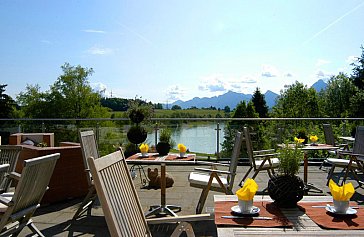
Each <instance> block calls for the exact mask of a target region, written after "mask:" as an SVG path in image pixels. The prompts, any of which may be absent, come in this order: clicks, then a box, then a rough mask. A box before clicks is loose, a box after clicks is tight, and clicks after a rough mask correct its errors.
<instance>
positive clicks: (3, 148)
mask: <svg viewBox="0 0 364 237" xmlns="http://www.w3.org/2000/svg"><path fill="white" fill-rule="evenodd" d="M22 149H23V147H22V146H16V145H0V165H2V164H9V166H8V170H7V171H6V172H5V173H4V175H0V193H3V192H7V191H8V190H9V188H10V185H11V182H12V179H11V177H10V176H13V177H16V176H18V175H16V174H15V166H16V163H17V162H18V158H19V155H20V152H21V151H22Z"/></svg>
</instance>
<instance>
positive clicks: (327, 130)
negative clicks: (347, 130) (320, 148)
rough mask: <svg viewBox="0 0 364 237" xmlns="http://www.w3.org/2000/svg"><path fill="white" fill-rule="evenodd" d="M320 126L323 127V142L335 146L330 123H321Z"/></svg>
mask: <svg viewBox="0 0 364 237" xmlns="http://www.w3.org/2000/svg"><path fill="white" fill-rule="evenodd" d="M322 126H323V128H324V136H325V143H326V144H327V145H332V146H335V144H336V142H335V137H334V132H333V131H332V127H331V124H322Z"/></svg>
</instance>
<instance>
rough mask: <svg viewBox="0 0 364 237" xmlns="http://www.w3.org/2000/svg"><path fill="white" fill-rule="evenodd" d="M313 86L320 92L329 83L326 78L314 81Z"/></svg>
mask: <svg viewBox="0 0 364 237" xmlns="http://www.w3.org/2000/svg"><path fill="white" fill-rule="evenodd" d="M311 87H312V88H314V89H315V90H316V91H317V92H320V91H321V90H325V89H326V87H327V83H326V82H324V80H322V79H320V80H318V81H317V82H315V83H313V85H312V86H311Z"/></svg>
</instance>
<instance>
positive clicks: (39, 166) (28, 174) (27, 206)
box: [0, 153, 60, 230]
mask: <svg viewBox="0 0 364 237" xmlns="http://www.w3.org/2000/svg"><path fill="white" fill-rule="evenodd" d="M59 157H60V154H59V153H55V154H50V155H46V156H41V157H36V158H32V159H28V160H25V161H24V168H23V170H22V173H21V177H20V180H19V182H18V184H17V186H16V188H15V191H14V195H13V197H12V200H11V202H10V203H12V205H9V206H8V208H7V210H6V212H5V213H4V214H3V215H2V217H1V222H0V230H1V229H3V227H4V226H5V225H6V224H7V223H9V222H15V221H20V222H24V221H25V222H27V221H28V220H29V219H30V217H31V216H32V215H33V214H34V211H35V210H36V208H37V207H38V206H39V205H40V201H41V200H42V198H43V195H44V193H45V192H46V190H47V186H48V184H49V181H50V179H51V176H52V174H53V170H54V167H55V166H56V162H57V160H58V159H59ZM24 216H25V218H23V217H24ZM24 219H25V220H24ZM27 219H28V220H27ZM23 224H24V223H23Z"/></svg>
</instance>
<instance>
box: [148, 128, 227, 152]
mask: <svg viewBox="0 0 364 237" xmlns="http://www.w3.org/2000/svg"><path fill="white" fill-rule="evenodd" d="M224 127H225V125H224V124H220V129H221V130H220V131H219V143H220V144H219V150H220V151H221V143H222V142H223V140H224ZM216 128H217V127H216V124H207V125H199V126H196V127H189V126H182V127H179V128H171V130H172V139H173V140H174V141H175V143H176V146H177V144H178V143H183V144H184V145H185V146H186V147H187V149H189V150H190V151H191V152H203V153H209V154H214V153H215V152H216V151H217V131H216ZM158 139H159V136H158ZM154 140H155V134H154V133H153V134H148V138H147V141H146V142H147V143H149V144H154Z"/></svg>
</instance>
